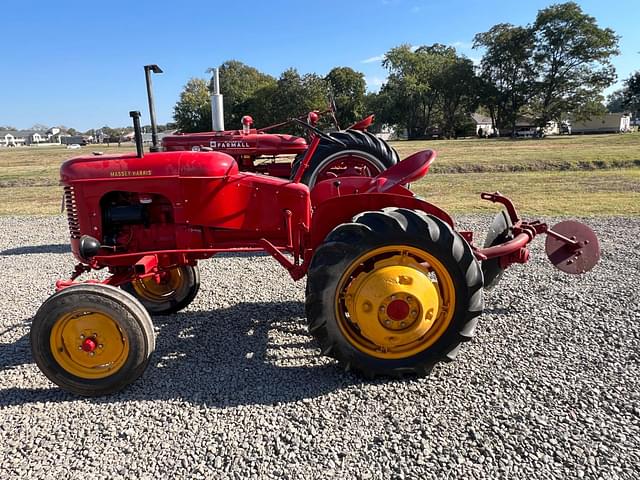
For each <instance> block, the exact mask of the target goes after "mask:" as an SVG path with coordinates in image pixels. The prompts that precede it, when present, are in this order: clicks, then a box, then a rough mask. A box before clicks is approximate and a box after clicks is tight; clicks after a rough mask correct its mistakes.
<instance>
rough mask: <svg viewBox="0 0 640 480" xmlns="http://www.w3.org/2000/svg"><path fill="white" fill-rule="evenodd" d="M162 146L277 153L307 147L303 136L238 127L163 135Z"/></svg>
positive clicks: (248, 152) (300, 150)
mask: <svg viewBox="0 0 640 480" xmlns="http://www.w3.org/2000/svg"><path fill="white" fill-rule="evenodd" d="M162 146H163V147H164V149H165V150H167V151H172V150H192V149H193V148H202V147H206V148H211V149H212V150H221V151H224V152H226V153H228V154H230V155H234V156H236V155H251V156H260V155H278V154H290V155H292V154H298V153H302V152H304V151H305V150H306V149H307V142H306V141H305V139H304V138H301V137H295V136H293V135H281V134H275V133H258V132H257V131H256V130H252V131H251V132H250V133H246V134H245V133H242V132H240V131H238V130H235V131H226V132H203V133H187V134H178V135H170V136H166V137H164V138H163V139H162Z"/></svg>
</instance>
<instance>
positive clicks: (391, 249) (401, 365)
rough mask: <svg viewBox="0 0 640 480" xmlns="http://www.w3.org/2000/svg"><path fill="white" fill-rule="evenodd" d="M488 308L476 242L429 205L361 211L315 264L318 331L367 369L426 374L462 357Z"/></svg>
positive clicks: (351, 365)
mask: <svg viewBox="0 0 640 480" xmlns="http://www.w3.org/2000/svg"><path fill="white" fill-rule="evenodd" d="M482 308H483V300H482V272H481V270H480V266H479V264H478V262H477V261H476V259H475V257H474V256H473V252H472V251H471V248H470V247H469V245H468V243H467V242H466V241H465V240H464V239H463V238H462V237H461V236H460V235H459V234H458V233H456V232H455V231H453V230H452V229H451V227H449V225H447V224H446V223H444V222H443V221H442V220H440V219H438V218H436V217H434V216H431V215H426V214H424V213H422V212H419V211H412V210H408V209H402V208H389V209H385V210H383V211H372V212H365V213H362V214H360V215H358V216H356V217H355V218H354V219H353V223H347V224H343V225H340V226H338V227H337V228H335V229H334V230H333V231H332V232H331V233H330V234H329V235H328V236H327V238H326V240H325V242H324V243H323V244H322V245H321V246H320V247H319V248H318V249H317V250H316V252H315V254H314V257H313V259H312V262H311V266H310V268H309V274H308V281H307V300H306V312H307V319H308V322H309V330H310V332H311V333H312V335H313V336H314V337H315V338H316V339H317V341H318V342H319V344H320V348H321V350H322V353H323V354H325V355H329V356H332V357H333V358H335V359H337V360H338V361H339V362H340V363H341V364H342V365H343V366H344V368H345V369H353V370H355V371H358V372H360V373H362V374H364V375H365V376H366V377H375V376H378V375H392V376H399V375H402V374H405V373H412V374H418V375H426V374H428V373H429V372H430V371H431V369H432V368H433V366H434V365H435V364H436V363H437V362H439V361H441V360H452V359H453V358H455V356H456V354H457V352H458V348H459V344H460V342H462V341H464V340H467V339H470V338H471V337H472V336H473V333H474V330H475V326H476V323H477V317H478V316H479V315H480V314H481V312H482Z"/></svg>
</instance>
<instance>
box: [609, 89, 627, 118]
mask: <svg viewBox="0 0 640 480" xmlns="http://www.w3.org/2000/svg"><path fill="white" fill-rule="evenodd" d="M624 101H625V95H624V90H622V89H621V90H616V91H615V92H613V93H612V94H611V95H609V97H607V111H608V112H611V113H622V112H624V110H625V108H624Z"/></svg>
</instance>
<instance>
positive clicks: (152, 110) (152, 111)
mask: <svg viewBox="0 0 640 480" xmlns="http://www.w3.org/2000/svg"><path fill="white" fill-rule="evenodd" d="M151 72H153V73H162V69H161V68H160V67H159V66H158V65H145V66H144V76H145V78H146V80H147V97H148V98H149V116H150V117H151V148H150V149H149V150H150V151H152V152H157V151H158V150H160V149H159V148H158V128H157V125H156V107H155V105H154V103H153V87H152V85H151Z"/></svg>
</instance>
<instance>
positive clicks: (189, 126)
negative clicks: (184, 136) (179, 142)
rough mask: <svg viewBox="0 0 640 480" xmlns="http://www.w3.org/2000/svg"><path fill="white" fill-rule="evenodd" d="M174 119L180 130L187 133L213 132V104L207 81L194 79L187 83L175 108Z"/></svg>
mask: <svg viewBox="0 0 640 480" xmlns="http://www.w3.org/2000/svg"><path fill="white" fill-rule="evenodd" d="M173 118H174V120H175V121H176V126H177V127H178V129H179V130H180V131H182V132H185V133H193V132H207V131H210V130H211V102H210V98H209V89H208V83H207V81H206V80H203V79H202V78H192V79H190V80H189V81H188V82H187V84H186V85H185V86H184V88H183V90H182V92H181V93H180V99H179V100H178V102H177V103H176V105H175V107H174V108H173Z"/></svg>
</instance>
